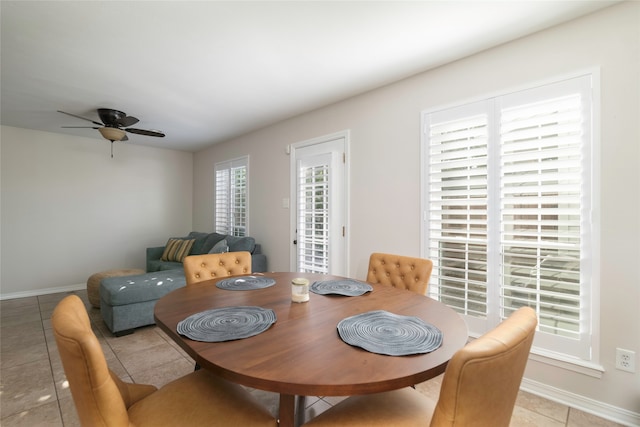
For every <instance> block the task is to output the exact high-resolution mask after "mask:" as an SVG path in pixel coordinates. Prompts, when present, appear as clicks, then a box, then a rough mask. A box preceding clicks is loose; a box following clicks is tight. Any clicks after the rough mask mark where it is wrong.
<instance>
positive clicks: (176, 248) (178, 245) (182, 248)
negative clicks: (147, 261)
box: [160, 239, 196, 262]
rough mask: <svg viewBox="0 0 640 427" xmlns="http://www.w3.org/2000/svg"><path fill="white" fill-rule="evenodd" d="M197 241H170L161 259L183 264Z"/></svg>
mask: <svg viewBox="0 0 640 427" xmlns="http://www.w3.org/2000/svg"><path fill="white" fill-rule="evenodd" d="M195 241H196V239H169V241H168V242H167V245H166V246H165V247H164V252H163V253H162V257H160V259H161V260H162V261H173V262H182V260H183V259H184V257H186V256H187V255H189V251H191V247H192V246H193V243H194V242H195Z"/></svg>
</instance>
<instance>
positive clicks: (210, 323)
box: [176, 306, 276, 342]
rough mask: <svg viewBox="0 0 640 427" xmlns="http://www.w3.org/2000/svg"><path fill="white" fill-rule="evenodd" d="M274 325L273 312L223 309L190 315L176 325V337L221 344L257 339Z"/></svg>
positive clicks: (241, 308)
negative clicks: (255, 337) (244, 339)
mask: <svg viewBox="0 0 640 427" xmlns="http://www.w3.org/2000/svg"><path fill="white" fill-rule="evenodd" d="M275 322H276V314H275V312H274V311H273V310H271V309H267V308H262V307H255V306H238V307H223V308H216V309H213V310H206V311H201V312H200V313H196V314H192V315H191V316H189V317H187V318H186V319H184V320H182V321H181V322H179V323H178V326H177V328H176V330H177V331H178V333H179V334H181V335H184V336H186V337H187V338H191V339H192V340H195V341H204V342H222V341H231V340H239V339H242V338H249V337H252V336H254V335H258V334H260V333H262V332H264V331H266V330H267V329H269V327H270V326H271V325H272V324H274V323H275Z"/></svg>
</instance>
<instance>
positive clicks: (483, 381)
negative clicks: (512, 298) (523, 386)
mask: <svg viewBox="0 0 640 427" xmlns="http://www.w3.org/2000/svg"><path fill="white" fill-rule="evenodd" d="M537 323H538V320H537V318H536V313H535V311H534V310H533V309H531V308H529V307H523V308H520V309H518V310H517V311H515V312H514V313H512V314H511V316H509V317H508V318H507V319H506V320H505V321H503V322H502V323H501V324H500V325H498V326H497V327H496V328H495V329H493V330H492V331H490V332H488V333H486V334H485V335H483V336H481V337H480V338H478V339H476V340H474V341H472V342H470V343H469V344H467V345H466V346H465V347H463V348H462V349H460V350H458V351H457V352H456V353H455V354H454V356H453V358H452V359H451V360H450V361H449V364H448V365H447V369H446V371H445V374H444V377H443V379H442V386H441V388H440V397H439V399H438V403H437V404H436V408H435V411H434V414H433V418H432V420H431V427H436V426H437V427H441V426H469V425H478V426H495V427H501V426H505V427H507V426H509V422H510V420H511V415H512V413H513V407H514V405H515V402H516V397H517V395H518V390H519V388H520V383H521V381H522V376H523V374H524V369H525V366H526V364H527V359H528V357H529V351H530V349H531V343H532V342H533V337H534V334H535V330H536V325H537Z"/></svg>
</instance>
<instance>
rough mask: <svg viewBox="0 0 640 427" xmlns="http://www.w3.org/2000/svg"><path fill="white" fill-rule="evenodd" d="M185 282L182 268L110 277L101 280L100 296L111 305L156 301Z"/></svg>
mask: <svg viewBox="0 0 640 427" xmlns="http://www.w3.org/2000/svg"><path fill="white" fill-rule="evenodd" d="M185 284H186V279H185V277H184V272H183V271H182V270H169V271H155V272H153V273H146V274H140V275H135V276H122V277H109V278H106V279H102V281H101V282H100V298H101V299H102V301H103V302H104V303H106V304H107V305H109V306H119V305H126V304H136V303H139V302H144V301H155V300H157V299H159V298H161V297H163V296H165V295H166V294H168V293H169V292H171V291H172V290H174V289H178V288H180V287H182V286H184V285H185Z"/></svg>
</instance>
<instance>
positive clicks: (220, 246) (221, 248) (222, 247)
mask: <svg viewBox="0 0 640 427" xmlns="http://www.w3.org/2000/svg"><path fill="white" fill-rule="evenodd" d="M225 252H229V245H228V244H227V239H222V240H220V241H219V242H218V243H216V244H215V245H213V248H211V250H210V251H209V253H210V254H222V253H225Z"/></svg>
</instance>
